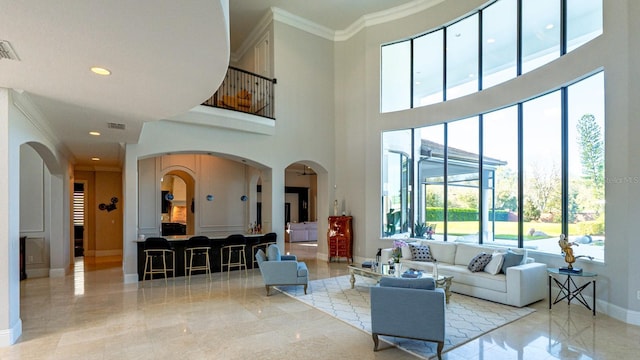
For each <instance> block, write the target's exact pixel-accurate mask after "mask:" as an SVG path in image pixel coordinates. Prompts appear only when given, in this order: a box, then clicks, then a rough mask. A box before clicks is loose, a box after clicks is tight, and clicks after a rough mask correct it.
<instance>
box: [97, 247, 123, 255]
mask: <svg viewBox="0 0 640 360" xmlns="http://www.w3.org/2000/svg"><path fill="white" fill-rule="evenodd" d="M93 256H95V257H102V256H122V249H115V250H95V251H94V252H93Z"/></svg>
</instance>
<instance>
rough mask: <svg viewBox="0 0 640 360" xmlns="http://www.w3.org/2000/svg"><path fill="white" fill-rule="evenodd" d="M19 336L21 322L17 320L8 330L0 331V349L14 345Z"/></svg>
mask: <svg viewBox="0 0 640 360" xmlns="http://www.w3.org/2000/svg"><path fill="white" fill-rule="evenodd" d="M20 335H22V320H21V319H18V321H16V323H15V324H14V325H13V326H12V327H11V328H10V329H6V330H0V347H7V346H11V345H13V344H15V343H16V341H18V338H20Z"/></svg>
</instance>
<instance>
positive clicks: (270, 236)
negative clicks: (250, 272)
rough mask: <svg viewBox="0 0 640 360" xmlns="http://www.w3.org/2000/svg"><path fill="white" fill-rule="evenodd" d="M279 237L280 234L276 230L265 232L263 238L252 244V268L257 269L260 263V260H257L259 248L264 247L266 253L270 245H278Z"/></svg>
mask: <svg viewBox="0 0 640 360" xmlns="http://www.w3.org/2000/svg"><path fill="white" fill-rule="evenodd" d="M277 238H278V234H276V233H274V232H270V233H266V234H264V236H263V237H262V239H261V240H260V241H258V243H257V244H254V245H252V246H251V258H252V259H253V262H252V263H251V267H252V268H254V269H255V267H256V265H257V264H258V261H257V260H256V253H257V252H258V250H259V249H262V251H264V253H265V254H266V253H267V248H268V247H269V245H271V244H274V245H276V241H277Z"/></svg>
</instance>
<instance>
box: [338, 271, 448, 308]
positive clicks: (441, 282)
mask: <svg viewBox="0 0 640 360" xmlns="http://www.w3.org/2000/svg"><path fill="white" fill-rule="evenodd" d="M348 268H349V275H351V279H350V280H349V281H350V282H351V288H352V289H353V288H354V287H355V285H356V275H359V276H363V277H366V278H370V279H374V280H376V282H380V279H382V278H383V277H385V276H386V277H398V278H399V277H402V276H401V272H400V271H397V272H395V273H393V274H390V273H389V265H387V264H383V265H382V266H381V267H379V268H378V269H376V270H374V269H369V268H362V267H359V266H355V265H349V266H348ZM420 277H433V275H432V274H427V273H422V275H421V276H420ZM452 279H453V276H451V275H438V278H437V279H436V286H437V287H439V288H443V289H444V294H445V298H446V301H447V304H448V303H449V298H450V297H451V280H452Z"/></svg>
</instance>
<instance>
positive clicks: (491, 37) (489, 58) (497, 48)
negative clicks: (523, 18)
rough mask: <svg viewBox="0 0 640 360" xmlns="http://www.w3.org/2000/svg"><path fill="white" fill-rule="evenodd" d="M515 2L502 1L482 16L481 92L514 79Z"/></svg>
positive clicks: (513, 0)
mask: <svg viewBox="0 0 640 360" xmlns="http://www.w3.org/2000/svg"><path fill="white" fill-rule="evenodd" d="M517 6H518V3H517V0H502V1H498V2H497V3H495V4H494V5H491V6H489V7H487V8H486V9H485V10H484V11H483V12H482V75H483V78H482V88H483V89H487V88H489V87H491V86H494V85H496V84H500V83H503V82H505V81H507V80H510V79H513V78H515V77H516V56H517V48H516V47H517V42H518V38H517V34H518V22H517V16H516V14H517V12H516V11H517Z"/></svg>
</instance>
